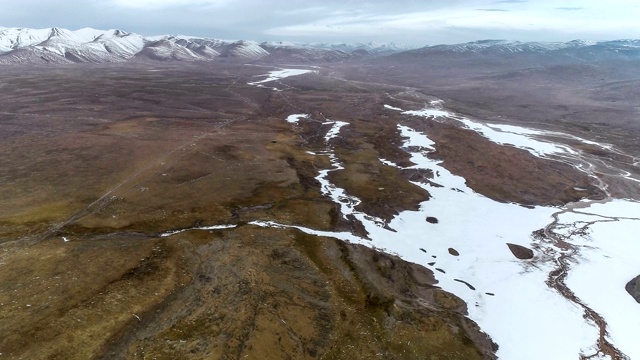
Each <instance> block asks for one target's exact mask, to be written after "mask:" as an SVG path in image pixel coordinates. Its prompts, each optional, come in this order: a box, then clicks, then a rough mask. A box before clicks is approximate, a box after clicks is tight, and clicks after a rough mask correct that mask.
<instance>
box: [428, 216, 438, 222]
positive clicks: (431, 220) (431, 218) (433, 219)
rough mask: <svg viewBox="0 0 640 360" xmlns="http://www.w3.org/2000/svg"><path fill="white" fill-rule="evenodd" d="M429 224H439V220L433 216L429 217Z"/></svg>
mask: <svg viewBox="0 0 640 360" xmlns="http://www.w3.org/2000/svg"><path fill="white" fill-rule="evenodd" d="M427 222H428V223H430V224H437V223H438V219H437V218H435V217H433V216H427Z"/></svg>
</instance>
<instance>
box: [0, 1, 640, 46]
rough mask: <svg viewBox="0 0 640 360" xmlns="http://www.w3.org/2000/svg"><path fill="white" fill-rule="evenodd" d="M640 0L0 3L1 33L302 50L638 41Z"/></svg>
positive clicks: (639, 36)
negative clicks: (335, 45) (56, 32)
mask: <svg viewBox="0 0 640 360" xmlns="http://www.w3.org/2000/svg"><path fill="white" fill-rule="evenodd" d="M639 19H640V1H638V0H626V1H624V0H587V1H572V0H569V1H552V0H528V1H527V0H492V1H479V0H475V1H473V0H448V1H447V0H432V1H430V0H423V1H412V0H395V1H386V0H376V1H354V0H96V1H92V0H0V26H4V27H32V28H47V27H54V26H57V27H61V28H66V29H71V30H77V29H80V28H83V27H93V28H97V29H113V28H117V29H122V30H125V31H129V32H137V33H140V34H143V35H162V34H182V35H194V36H205V37H211V38H219V39H250V40H257V41H266V40H286V41H294V42H309V41H328V42H355V41H362V42H369V41H378V42H389V41H393V42H397V43H405V44H410V45H434V44H441V43H459V42H466V41H473V40H479V39H507V40H521V41H532V40H542V41H567V40H573V39H586V40H608V39H621V38H640V20H639Z"/></svg>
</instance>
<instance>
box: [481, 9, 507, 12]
mask: <svg viewBox="0 0 640 360" xmlns="http://www.w3.org/2000/svg"><path fill="white" fill-rule="evenodd" d="M476 10H477V11H497V12H500V11H509V10H507V9H476Z"/></svg>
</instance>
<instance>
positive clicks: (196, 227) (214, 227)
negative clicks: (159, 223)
mask: <svg viewBox="0 0 640 360" xmlns="http://www.w3.org/2000/svg"><path fill="white" fill-rule="evenodd" d="M236 226H238V225H235V224H230V225H212V226H195V227H191V228H186V229H180V230H173V231H167V232H164V233H162V234H160V236H161V237H169V236H173V235H176V234H180V233H183V232H185V231H192V230H223V229H232V228H235V227H236Z"/></svg>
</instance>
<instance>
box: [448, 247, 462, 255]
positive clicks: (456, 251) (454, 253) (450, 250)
mask: <svg viewBox="0 0 640 360" xmlns="http://www.w3.org/2000/svg"><path fill="white" fill-rule="evenodd" d="M449 254H451V255H453V256H460V253H459V252H458V250H456V249H454V248H449Z"/></svg>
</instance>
